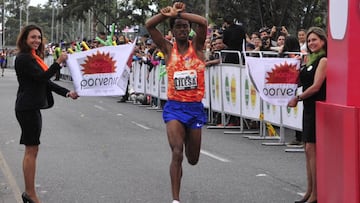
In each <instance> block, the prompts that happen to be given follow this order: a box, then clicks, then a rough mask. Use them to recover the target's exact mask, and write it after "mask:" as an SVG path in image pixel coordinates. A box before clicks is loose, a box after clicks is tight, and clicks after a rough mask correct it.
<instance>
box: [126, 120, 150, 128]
mask: <svg viewBox="0 0 360 203" xmlns="http://www.w3.org/2000/svg"><path fill="white" fill-rule="evenodd" d="M131 123H133V124H135V125H137V126H139V127H140V128H144V129H145V130H150V129H151V128H149V127H147V126H145V125H142V124H140V123H137V122H135V121H131Z"/></svg>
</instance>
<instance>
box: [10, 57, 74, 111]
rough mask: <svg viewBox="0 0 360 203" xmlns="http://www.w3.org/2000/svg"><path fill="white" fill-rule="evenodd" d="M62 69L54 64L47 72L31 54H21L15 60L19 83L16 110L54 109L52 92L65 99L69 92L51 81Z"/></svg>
mask: <svg viewBox="0 0 360 203" xmlns="http://www.w3.org/2000/svg"><path fill="white" fill-rule="evenodd" d="M60 69H61V66H60V65H59V64H58V63H53V64H52V65H51V66H50V67H49V69H48V70H47V71H44V70H43V69H42V68H41V67H40V65H39V64H38V63H37V62H36V60H35V59H34V58H33V57H32V56H31V54H30V53H19V54H18V55H17V56H16V59H15V71H16V75H17V80H18V82H19V89H18V91H17V97H16V103H15V110H16V111H26V110H36V109H47V108H50V107H52V106H53V105H54V98H53V95H52V93H51V92H52V91H54V92H55V93H57V94H59V95H62V96H64V97H65V96H66V94H67V93H68V92H69V90H68V89H66V88H63V87H61V86H59V85H57V84H55V83H53V82H51V81H50V78H51V77H52V76H53V75H54V74H55V73H56V71H58V70H60Z"/></svg>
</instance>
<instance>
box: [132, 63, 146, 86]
mask: <svg viewBox="0 0 360 203" xmlns="http://www.w3.org/2000/svg"><path fill="white" fill-rule="evenodd" d="M146 72H147V65H146V64H142V63H139V62H138V61H136V62H134V63H133V68H132V74H133V75H134V90H135V92H136V93H145V80H146V78H145V76H146Z"/></svg>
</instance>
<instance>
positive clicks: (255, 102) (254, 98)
mask: <svg viewBox="0 0 360 203" xmlns="http://www.w3.org/2000/svg"><path fill="white" fill-rule="evenodd" d="M240 87H241V97H240V98H241V116H243V117H245V118H252V119H254V120H259V119H260V109H261V99H260V96H259V94H258V92H257V91H256V89H255V86H254V85H253V84H252V82H251V81H250V78H249V76H248V74H246V69H245V68H241V86H240Z"/></svg>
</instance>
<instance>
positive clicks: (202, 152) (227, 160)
mask: <svg viewBox="0 0 360 203" xmlns="http://www.w3.org/2000/svg"><path fill="white" fill-rule="evenodd" d="M200 153H201V154H204V155H206V156H208V157H211V158H213V159H216V160H218V161H221V162H226V163H227V162H231V161H230V160H229V159H225V158H222V157H220V156H218V155H215V154H212V153H210V152H208V151H205V150H200Z"/></svg>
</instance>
